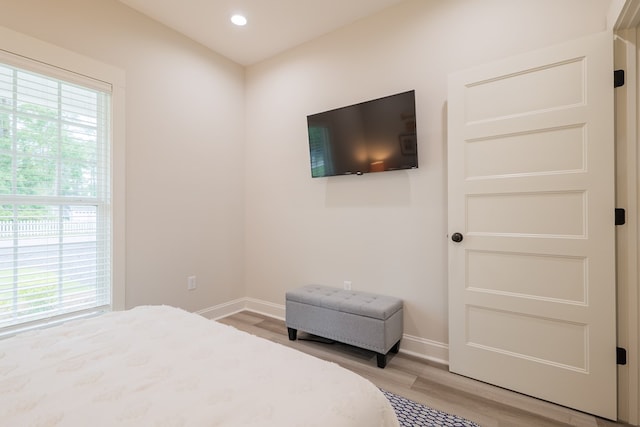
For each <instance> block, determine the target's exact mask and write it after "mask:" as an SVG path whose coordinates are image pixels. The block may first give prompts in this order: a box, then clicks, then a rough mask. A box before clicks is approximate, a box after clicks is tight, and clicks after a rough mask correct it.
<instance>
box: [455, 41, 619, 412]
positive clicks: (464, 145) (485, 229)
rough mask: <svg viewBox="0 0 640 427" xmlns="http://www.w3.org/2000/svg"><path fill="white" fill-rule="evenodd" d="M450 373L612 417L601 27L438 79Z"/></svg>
mask: <svg viewBox="0 0 640 427" xmlns="http://www.w3.org/2000/svg"><path fill="white" fill-rule="evenodd" d="M448 122H449V123H448V126H449V129H448V132H449V133H448V135H449V136H448V140H449V141H448V144H449V146H448V167H449V170H448V174H449V214H448V217H449V226H448V227H449V239H450V241H449V361H450V370H451V371H452V372H456V373H459V374H462V375H465V376H469V377H472V378H475V379H478V380H481V381H484V382H488V383H491V384H495V385H498V386H501V387H505V388H508V389H511V390H515V391H518V392H521V393H524V394H527V395H531V396H534V397H538V398H541V399H544V400H548V401H551V402H554V403H558V404H560V405H564V406H568V407H571V408H575V409H578V410H581V411H584V412H588V413H591V414H595V415H599V416H602V417H606V418H610V419H615V418H616V412H617V411H616V409H617V408H616V407H617V398H616V313H615V237H614V227H615V225H614V140H613V137H614V133H613V132H614V111H613V36H612V34H611V33H601V34H596V35H593V36H589V37H586V38H583V39H579V40H576V41H572V42H569V43H566V44H562V45H557V46H553V47H550V48H547V49H543V50H540V51H535V52H531V53H528V54H525V55H520V56H516V57H511V58H508V59H506V60H504V61H499V62H495V63H491V64H487V65H483V66H479V67H476V68H473V69H469V70H465V71H462V72H458V73H454V74H452V75H450V77H449V100H448Z"/></svg>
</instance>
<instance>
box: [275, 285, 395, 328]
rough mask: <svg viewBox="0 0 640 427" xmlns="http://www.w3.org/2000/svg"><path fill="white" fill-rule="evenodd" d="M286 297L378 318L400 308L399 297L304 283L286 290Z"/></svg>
mask: <svg viewBox="0 0 640 427" xmlns="http://www.w3.org/2000/svg"><path fill="white" fill-rule="evenodd" d="M286 299H287V301H296V302H299V303H303V304H309V305H313V306H317V307H324V308H328V309H331V310H336V311H342V312H346V313H351V314H357V315H359V316H366V317H372V318H374V319H380V320H386V319H388V318H389V317H390V316H391V315H392V314H394V313H395V312H396V311H398V310H400V309H401V308H402V300H401V299H399V298H395V297H390V296H385V295H378V294H372V293H369V292H360V291H346V290H342V289H339V288H333V287H330V286H323V285H306V286H302V287H300V288H297V289H294V290H291V291H288V292H287V294H286Z"/></svg>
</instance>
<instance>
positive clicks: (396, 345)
mask: <svg viewBox="0 0 640 427" xmlns="http://www.w3.org/2000/svg"><path fill="white" fill-rule="evenodd" d="M389 351H391V353H397V352H399V351H400V341H398V342H397V343H396V344H395V345H394V346H393V347H391V350H389Z"/></svg>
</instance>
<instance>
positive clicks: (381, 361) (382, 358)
mask: <svg viewBox="0 0 640 427" xmlns="http://www.w3.org/2000/svg"><path fill="white" fill-rule="evenodd" d="M376 357H377V359H378V368H382V369H384V367H385V366H387V355H386V354H382V353H376Z"/></svg>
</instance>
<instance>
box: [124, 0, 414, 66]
mask: <svg viewBox="0 0 640 427" xmlns="http://www.w3.org/2000/svg"><path fill="white" fill-rule="evenodd" d="M120 1H121V2H122V3H124V4H126V5H128V6H130V7H131V8H133V9H136V10H138V11H139V12H141V13H143V14H145V15H147V16H149V17H151V18H153V19H155V20H156V21H158V22H161V23H163V24H164V25H166V26H168V27H170V28H173V29H174V30H176V31H178V32H180V33H182V34H184V35H186V36H187V37H189V38H191V39H193V40H195V41H197V42H199V43H201V44H203V45H205V46H207V47H208V48H210V49H211V50H214V51H216V52H218V53H220V54H222V55H224V56H226V57H227V58H229V59H231V60H233V61H235V62H237V63H239V64H242V65H251V64H255V63H256V62H259V61H261V60H263V59H266V58H269V57H270V56H273V55H275V54H277V53H280V52H283V51H285V50H287V49H289V48H292V47H294V46H297V45H299V44H302V43H304V42H306V41H309V40H312V39H314V38H316V37H318V36H321V35H323V34H327V33H329V32H331V31H333V30H336V29H338V28H340V27H343V26H345V25H347V24H350V23H352V22H355V21H357V20H359V19H361V18H363V17H365V16H368V15H372V14H374V13H376V12H378V11H380V10H382V9H384V8H386V7H389V6H391V5H393V4H395V3H399V2H401V1H403V0H120ZM235 13H241V14H243V15H245V16H246V17H247V19H248V21H249V22H248V24H247V25H246V26H244V27H236V26H235V25H233V24H232V23H231V22H230V20H229V19H230V17H231V15H233V14H235Z"/></svg>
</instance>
